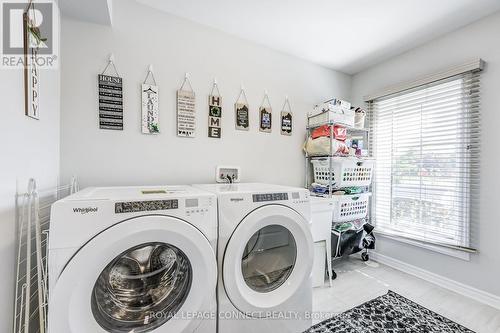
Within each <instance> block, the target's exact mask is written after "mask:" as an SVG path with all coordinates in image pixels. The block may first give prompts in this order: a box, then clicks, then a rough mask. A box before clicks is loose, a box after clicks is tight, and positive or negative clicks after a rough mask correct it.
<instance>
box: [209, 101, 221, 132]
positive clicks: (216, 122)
mask: <svg viewBox="0 0 500 333" xmlns="http://www.w3.org/2000/svg"><path fill="white" fill-rule="evenodd" d="M221 121H222V97H221V96H213V95H210V96H208V137H209V138H219V139H220V137H221Z"/></svg>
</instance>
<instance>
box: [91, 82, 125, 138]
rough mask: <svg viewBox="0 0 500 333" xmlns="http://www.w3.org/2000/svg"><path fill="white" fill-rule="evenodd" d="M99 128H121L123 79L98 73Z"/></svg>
mask: <svg viewBox="0 0 500 333" xmlns="http://www.w3.org/2000/svg"><path fill="white" fill-rule="evenodd" d="M97 81H98V87H99V128H101V129H109V130H123V80H122V78H121V77H118V76H110V75H105V74H99V75H98V76H97Z"/></svg>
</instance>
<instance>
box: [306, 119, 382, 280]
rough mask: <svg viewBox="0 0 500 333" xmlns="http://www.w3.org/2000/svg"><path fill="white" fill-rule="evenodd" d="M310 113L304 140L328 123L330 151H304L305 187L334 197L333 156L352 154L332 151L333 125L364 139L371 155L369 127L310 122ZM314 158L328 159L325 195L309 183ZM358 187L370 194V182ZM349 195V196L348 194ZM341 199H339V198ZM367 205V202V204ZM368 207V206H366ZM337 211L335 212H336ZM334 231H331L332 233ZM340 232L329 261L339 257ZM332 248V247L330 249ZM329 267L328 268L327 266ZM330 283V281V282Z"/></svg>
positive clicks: (350, 135)
mask: <svg viewBox="0 0 500 333" xmlns="http://www.w3.org/2000/svg"><path fill="white" fill-rule="evenodd" d="M326 112H329V111H324V112H323V113H326ZM320 116H323V115H322V114H320ZM311 117H312V116H311V115H308V117H307V127H306V130H307V131H306V142H307V140H308V139H309V137H311V133H312V131H313V130H314V129H316V128H318V127H321V126H324V125H328V126H329V132H330V133H329V135H330V141H329V144H330V147H329V148H330V151H329V153H328V154H326V155H319V156H318V155H314V156H310V155H309V154H308V153H307V150H306V152H305V187H306V188H307V189H309V190H310V193H311V195H312V196H319V197H326V198H330V199H332V197H334V195H333V192H334V191H335V190H337V189H339V190H340V189H341V188H340V187H335V184H334V165H333V158H342V157H344V158H349V157H351V158H352V156H350V155H343V154H337V153H336V152H334V150H333V147H334V145H333V142H334V140H335V136H334V126H335V125H339V126H342V127H344V128H345V129H346V130H347V136H348V137H350V138H351V139H352V138H353V137H360V138H362V139H363V141H364V145H365V147H368V148H369V150H368V151H369V155H371V153H372V150H371V144H370V133H371V131H370V129H369V128H357V127H353V126H348V125H346V124H343V123H340V122H335V121H325V122H315V121H313V122H311ZM314 117H315V118H316V119H317V118H319V117H318V114H315V115H314ZM324 118H325V119H330V118H329V117H328V116H326V117H324ZM358 158H359V160H360V161H366V160H367V159H370V160H372V159H373V158H372V157H371V156H368V157H358ZM315 159H328V168H325V169H326V171H327V175H326V177H327V178H326V179H327V186H328V194H327V195H321V194H318V193H314V192H313V191H312V189H311V185H312V183H313V180H314V172H312V171H313V169H312V162H311V161H312V160H315ZM322 182H323V183H325V175H323V177H322ZM360 187H364V188H365V193H364V194H362V195H363V196H370V195H371V193H370V188H371V184H370V185H368V186H360ZM349 197H351V196H349ZM340 201H341V200H340ZM333 206H334V208H333V209H336V210H339V209H340V208H339V207H338V205H337V204H334V205H333ZM368 206H369V204H368ZM368 209H369V208H368ZM336 213H337V214H336ZM332 215H333V216H340V215H341V212H334V213H333V214H332ZM368 219H369V214H368V215H367V216H366V220H368ZM345 220H346V219H342V221H345ZM333 222H334V221H332V226H333ZM333 232H334V231H332V233H333ZM340 236H341V235H340V233H338V237H339V238H338V241H337V246H336V249H335V253H336V254H337V256H332V258H329V259H328V260H329V261H333V260H335V259H338V258H340V257H339V256H338V253H339V249H340ZM332 250H333V249H332ZM363 260H368V255H367V253H366V252H365V253H364V254H363ZM329 269H330V268H329ZM328 273H329V274H328V275H329V276H330V277H331V279H335V278H336V276H337V274H336V273H335V272H334V271H333V270H332V271H331V272H328ZM330 283H331V282H330Z"/></svg>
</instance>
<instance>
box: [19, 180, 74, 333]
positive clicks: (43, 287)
mask: <svg viewBox="0 0 500 333" xmlns="http://www.w3.org/2000/svg"><path fill="white" fill-rule="evenodd" d="M78 190H79V188H78V183H77V181H76V178H73V179H72V180H71V182H70V184H68V185H64V186H59V187H55V188H51V189H45V190H39V189H38V188H37V184H36V181H35V180H34V179H30V180H29V182H28V188H27V191H26V192H25V193H19V194H18V195H17V206H18V214H17V253H16V285H15V298H14V320H13V332H14V333H31V332H34V333H45V332H46V328H47V301H48V279H47V278H48V276H47V274H48V271H47V245H48V239H49V224H50V207H51V205H52V204H53V203H54V202H55V201H57V200H59V199H61V198H63V197H65V196H67V195H69V194H72V193H75V192H77V191H78Z"/></svg>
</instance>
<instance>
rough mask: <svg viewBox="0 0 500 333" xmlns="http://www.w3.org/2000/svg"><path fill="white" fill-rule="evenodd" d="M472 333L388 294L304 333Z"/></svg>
mask: <svg viewBox="0 0 500 333" xmlns="http://www.w3.org/2000/svg"><path fill="white" fill-rule="evenodd" d="M320 332H321V333H329V332H335V333H385V332H387V333H400V332H401V333H402V332H405V333H407V332H408V333H410V332H411V333H474V332H473V331H471V330H469V329H468V328H465V327H463V326H461V325H459V324H457V323H455V322H453V321H451V320H449V319H447V318H445V317H443V316H441V315H439V314H437V313H435V312H433V311H431V310H429V309H426V308H424V307H423V306H421V305H418V304H417V303H415V302H412V301H410V300H409V299H407V298H405V297H403V296H401V295H399V294H396V293H395V292H393V291H390V290H389V292H388V293H387V294H385V295H383V296H380V297H377V298H375V299H372V300H371V301H368V302H366V303H365V304H362V305H360V306H357V307H355V308H354V309H351V310H349V311H346V312H344V313H341V314H339V315H337V316H335V317H333V318H331V319H328V320H325V321H323V322H321V323H319V324H317V325H315V326H313V327H311V328H310V329H309V330H307V331H306V333H320Z"/></svg>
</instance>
